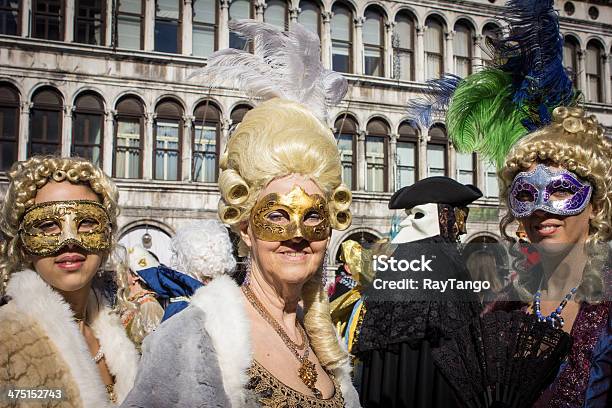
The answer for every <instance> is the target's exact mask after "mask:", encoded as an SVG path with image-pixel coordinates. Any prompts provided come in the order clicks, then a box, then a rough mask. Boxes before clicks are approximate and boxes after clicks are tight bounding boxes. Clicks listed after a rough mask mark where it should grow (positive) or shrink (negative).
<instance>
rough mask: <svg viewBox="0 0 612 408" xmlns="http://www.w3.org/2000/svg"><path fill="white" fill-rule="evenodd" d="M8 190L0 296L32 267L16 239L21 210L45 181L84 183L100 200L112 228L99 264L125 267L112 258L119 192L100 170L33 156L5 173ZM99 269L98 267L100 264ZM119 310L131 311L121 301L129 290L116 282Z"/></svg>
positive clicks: (2, 219)
mask: <svg viewBox="0 0 612 408" xmlns="http://www.w3.org/2000/svg"><path fill="white" fill-rule="evenodd" d="M8 179H9V187H8V190H7V192H6V195H5V197H4V202H3V203H2V208H1V210H0V232H1V235H2V239H1V240H0V281H1V287H0V294H4V293H5V290H6V284H7V283H8V280H9V279H10V276H11V274H12V273H13V272H16V271H19V270H21V269H24V268H32V262H31V259H30V255H28V253H27V252H26V251H25V249H24V248H23V246H22V244H21V240H20V239H19V233H18V231H19V224H20V222H21V218H22V217H23V214H24V213H25V211H26V210H27V209H28V208H29V207H31V206H32V205H34V200H35V198H36V193H37V192H38V190H39V189H40V188H42V187H43V186H44V185H45V184H47V182H48V181H50V180H53V181H56V182H58V183H59V182H62V181H69V182H70V183H73V184H85V185H87V186H89V187H90V188H91V190H92V191H93V192H94V193H96V194H97V195H98V197H100V202H101V203H102V205H103V206H104V208H105V209H106V212H107V213H108V216H109V220H110V222H111V225H112V239H113V242H112V243H111V250H110V251H109V252H108V253H106V254H104V256H103V263H104V262H105V261H106V260H108V259H109V258H110V260H111V263H112V264H113V267H114V268H115V270H118V269H120V268H124V267H125V261H124V259H120V257H117V256H116V255H117V254H119V252H120V251H118V250H117V242H116V240H115V239H116V236H117V216H118V215H119V207H118V206H117V200H118V198H119V192H118V190H117V187H116V186H115V183H114V182H113V181H112V180H111V179H110V177H108V176H107V175H106V174H104V172H103V171H102V170H100V168H99V167H98V166H96V165H94V164H93V163H91V162H90V161H88V160H85V159H80V158H60V157H53V156H35V157H32V158H30V159H28V160H26V161H24V162H18V163H15V164H14V165H13V167H12V168H11V170H10V171H9V172H8ZM101 266H102V265H101ZM119 286H120V289H119V293H118V295H119V296H118V306H119V308H126V309H130V308H131V309H133V308H135V306H134V305H132V304H129V302H127V301H126V299H125V293H126V291H129V288H127V287H126V286H124V285H122V283H121V282H119Z"/></svg>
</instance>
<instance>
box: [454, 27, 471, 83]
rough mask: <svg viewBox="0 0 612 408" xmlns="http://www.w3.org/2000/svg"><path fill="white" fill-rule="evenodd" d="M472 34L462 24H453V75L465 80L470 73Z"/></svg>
mask: <svg viewBox="0 0 612 408" xmlns="http://www.w3.org/2000/svg"><path fill="white" fill-rule="evenodd" d="M472 37H474V32H473V30H472V27H471V26H470V25H468V24H467V23H464V22H459V23H457V24H455V35H454V37H453V52H454V54H455V74H457V75H459V76H460V77H461V78H465V77H467V76H468V75H470V74H471V73H472V44H473V40H472Z"/></svg>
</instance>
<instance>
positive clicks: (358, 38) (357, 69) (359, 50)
mask: <svg viewBox="0 0 612 408" xmlns="http://www.w3.org/2000/svg"><path fill="white" fill-rule="evenodd" d="M354 22H355V37H354V41H353V56H354V58H353V73H354V74H357V75H362V74H363V23H365V17H363V16H361V17H355V20H354Z"/></svg>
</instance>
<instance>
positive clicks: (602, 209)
mask: <svg viewBox="0 0 612 408" xmlns="http://www.w3.org/2000/svg"><path fill="white" fill-rule="evenodd" d="M534 163H544V164H547V165H553V166H560V167H563V168H565V169H567V170H569V171H571V172H573V173H575V174H576V175H578V176H579V177H581V178H582V179H584V180H588V181H589V182H590V183H591V184H592V185H593V193H592V196H591V204H592V207H593V219H591V220H590V226H589V237H588V239H587V242H586V251H587V255H588V258H587V264H586V266H585V270H584V274H583V280H582V283H581V285H580V286H579V287H578V291H577V293H576V298H577V299H579V300H583V301H586V302H597V301H599V300H601V296H602V294H603V290H604V288H603V278H602V269H603V268H604V266H605V263H606V261H607V257H608V250H607V241H609V240H610V239H612V143H611V142H610V140H607V139H606V137H605V136H604V130H603V128H602V127H601V126H600V125H599V123H598V122H597V119H596V118H595V116H593V115H590V116H586V115H585V112H584V111H583V110H582V109H580V108H565V107H558V108H556V109H555V110H554V111H553V122H552V123H551V124H550V125H548V126H546V127H544V128H542V129H539V130H537V131H535V132H533V133H532V134H530V135H528V136H526V137H525V138H523V139H522V140H520V141H519V142H518V143H517V144H516V145H515V146H514V148H513V149H512V151H510V153H509V154H508V157H507V160H506V165H505V167H504V168H503V169H502V170H501V172H500V176H501V180H502V197H501V198H502V202H505V203H506V205H507V206H508V207H509V201H508V200H509V190H510V185H511V184H512V181H513V180H514V177H515V176H516V175H517V174H518V173H519V172H521V171H525V170H527V169H528V168H529V167H531V165H533V164H534ZM514 221H515V218H514V217H513V216H512V213H511V212H508V213H507V214H506V215H505V216H504V218H503V219H502V220H501V223H500V228H501V231H502V234H503V235H504V238H506V239H507V240H508V241H512V239H511V237H510V235H509V234H508V231H507V228H508V226H509V225H510V224H511V223H513V222H514ZM518 272H519V279H518V280H517V281H516V282H515V286H516V288H517V290H518V292H519V295H520V296H521V297H522V298H523V299H524V300H527V299H529V300H530V299H531V296H532V295H531V293H530V292H529V291H528V290H527V288H526V287H525V286H523V285H522V284H521V281H523V282H525V281H527V280H526V279H524V280H523V279H521V274H525V273H527V271H524V270H523V271H521V270H520V268H519V271H518ZM525 278H526V277H525Z"/></svg>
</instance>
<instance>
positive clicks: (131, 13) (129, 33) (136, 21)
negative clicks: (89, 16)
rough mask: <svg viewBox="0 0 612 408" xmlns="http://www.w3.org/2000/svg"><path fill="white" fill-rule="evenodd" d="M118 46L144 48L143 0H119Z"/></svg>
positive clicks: (133, 48) (135, 48) (134, 48)
mask: <svg viewBox="0 0 612 408" xmlns="http://www.w3.org/2000/svg"><path fill="white" fill-rule="evenodd" d="M115 7H117V20H116V21H117V33H116V36H117V37H116V41H117V47H120V48H129V49H132V50H139V49H142V48H143V45H144V41H143V40H144V36H143V32H144V30H143V21H144V3H143V0H121V1H118V2H117V5H116V6H115Z"/></svg>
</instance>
